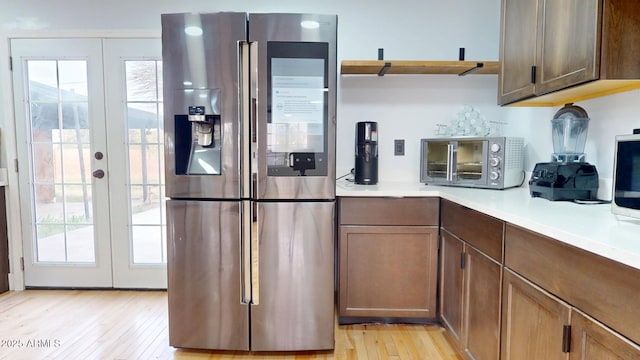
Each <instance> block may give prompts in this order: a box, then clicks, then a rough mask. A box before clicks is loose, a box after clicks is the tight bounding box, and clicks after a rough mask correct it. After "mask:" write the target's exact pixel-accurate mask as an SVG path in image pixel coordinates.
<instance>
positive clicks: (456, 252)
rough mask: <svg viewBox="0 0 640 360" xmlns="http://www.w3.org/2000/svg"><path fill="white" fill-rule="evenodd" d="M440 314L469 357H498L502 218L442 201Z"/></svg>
mask: <svg viewBox="0 0 640 360" xmlns="http://www.w3.org/2000/svg"><path fill="white" fill-rule="evenodd" d="M441 209H442V220H441V223H442V231H441V247H440V319H441V321H442V323H443V325H444V326H445V327H446V328H447V329H448V330H449V331H450V334H451V335H452V338H453V339H454V341H455V342H456V344H457V345H458V347H459V349H460V350H461V351H463V352H464V353H465V354H466V355H467V356H468V358H470V359H499V358H500V301H501V296H500V294H501V284H502V264H501V262H502V244H503V235H502V234H503V227H504V224H503V222H502V221H499V220H497V219H495V218H492V217H490V216H486V215H484V214H481V213H479V212H477V211H474V210H471V209H468V208H465V207H463V206H460V205H457V204H454V203H452V202H450V201H447V200H443V201H442V206H441Z"/></svg>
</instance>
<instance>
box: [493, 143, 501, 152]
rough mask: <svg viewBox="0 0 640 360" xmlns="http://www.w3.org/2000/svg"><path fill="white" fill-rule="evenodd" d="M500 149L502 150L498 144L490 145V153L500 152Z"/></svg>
mask: <svg viewBox="0 0 640 360" xmlns="http://www.w3.org/2000/svg"><path fill="white" fill-rule="evenodd" d="M500 149H502V147H501V146H500V144H496V143H493V144H491V152H494V153H497V152H498V151H500Z"/></svg>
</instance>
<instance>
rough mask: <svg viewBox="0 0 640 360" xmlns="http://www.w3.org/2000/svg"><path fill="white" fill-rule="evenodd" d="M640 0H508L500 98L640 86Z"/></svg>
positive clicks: (550, 98) (538, 98)
mask: <svg viewBox="0 0 640 360" xmlns="http://www.w3.org/2000/svg"><path fill="white" fill-rule="evenodd" d="M638 57H640V6H638V4H637V0H564V1H557V0H556V1H554V0H502V25H501V36H500V70H501V71H500V74H499V89H498V91H499V96H498V103H499V104H500V105H505V104H511V103H516V102H517V103H516V104H514V105H522V106H557V105H562V104H565V103H568V102H575V101H579V100H584V99H589V98H593V97H598V96H603V95H608V94H611V93H615V92H620V91H627V90H631V89H634V88H639V87H640V62H639V61H638V60H637V59H638Z"/></svg>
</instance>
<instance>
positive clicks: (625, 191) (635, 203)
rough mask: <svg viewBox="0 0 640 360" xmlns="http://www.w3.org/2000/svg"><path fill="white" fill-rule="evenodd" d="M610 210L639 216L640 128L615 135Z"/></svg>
mask: <svg viewBox="0 0 640 360" xmlns="http://www.w3.org/2000/svg"><path fill="white" fill-rule="evenodd" d="M611 211H612V212H613V213H614V214H618V215H626V216H631V217H635V218H640V129H638V130H634V134H633V135H618V136H616V147H615V152H614V165H613V196H612V198H611Z"/></svg>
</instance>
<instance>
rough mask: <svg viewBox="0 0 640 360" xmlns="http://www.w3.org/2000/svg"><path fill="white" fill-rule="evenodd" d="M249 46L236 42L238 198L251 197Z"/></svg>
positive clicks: (246, 43)
mask: <svg viewBox="0 0 640 360" xmlns="http://www.w3.org/2000/svg"><path fill="white" fill-rule="evenodd" d="M249 56H250V44H249V43H248V42H246V41H239V42H238V69H240V71H239V72H238V84H239V89H238V92H239V94H238V96H239V102H240V134H241V136H240V191H241V194H240V197H241V198H243V199H246V198H250V197H251V142H250V140H248V139H250V137H249V136H250V134H251V116H252V115H251V114H252V109H251V107H252V101H251V91H250V86H251V76H250V66H251V64H250V60H249V59H250V57H249Z"/></svg>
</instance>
